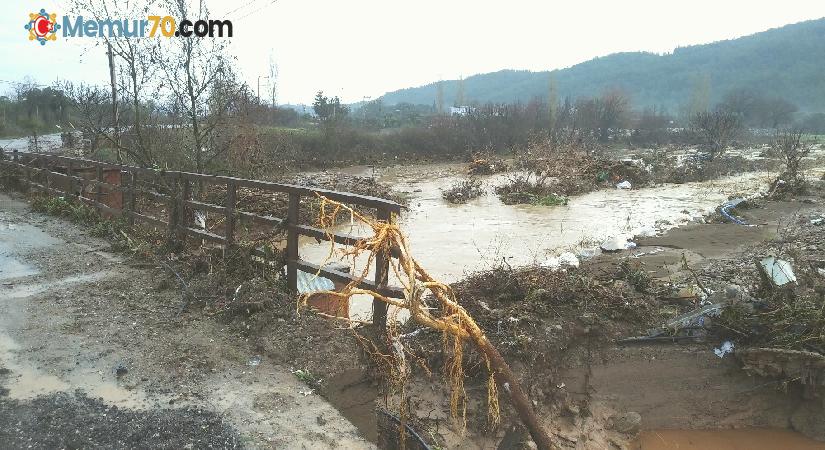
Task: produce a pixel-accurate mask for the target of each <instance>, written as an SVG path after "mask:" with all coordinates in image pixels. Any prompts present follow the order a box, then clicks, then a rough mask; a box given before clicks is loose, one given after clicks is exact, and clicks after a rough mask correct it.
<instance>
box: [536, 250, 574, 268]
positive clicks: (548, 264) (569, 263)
mask: <svg viewBox="0 0 825 450" xmlns="http://www.w3.org/2000/svg"><path fill="white" fill-rule="evenodd" d="M541 267H544V268H547V269H551V270H559V269H565V268H568V267H579V258H578V257H577V256H576V254H575V253H573V252H564V253H562V254H561V255H559V256H553V257H550V258H547V260H546V261H544V262H543V263H541Z"/></svg>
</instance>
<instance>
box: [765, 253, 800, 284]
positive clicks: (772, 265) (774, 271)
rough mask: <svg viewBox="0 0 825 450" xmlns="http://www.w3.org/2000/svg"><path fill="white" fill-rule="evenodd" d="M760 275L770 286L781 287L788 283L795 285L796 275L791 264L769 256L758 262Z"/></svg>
mask: <svg viewBox="0 0 825 450" xmlns="http://www.w3.org/2000/svg"><path fill="white" fill-rule="evenodd" d="M759 269H760V270H761V272H762V275H763V276H764V277H765V279H767V280H768V281H769V282H770V284H771V285H772V286H775V287H782V286H785V285H787V284H789V283H796V275H795V274H794V272H793V268H792V267H791V263H789V262H787V261H784V260H781V259H777V258H775V257H773V256H769V257H767V258H764V259H762V260H760V261H759Z"/></svg>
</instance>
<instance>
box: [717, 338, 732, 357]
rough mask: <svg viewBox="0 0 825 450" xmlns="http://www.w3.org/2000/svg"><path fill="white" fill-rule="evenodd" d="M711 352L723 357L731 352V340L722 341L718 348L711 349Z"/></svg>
mask: <svg viewBox="0 0 825 450" xmlns="http://www.w3.org/2000/svg"><path fill="white" fill-rule="evenodd" d="M713 353H716V356H718V357H720V358H724V357H725V355H727V354H728V353H733V342H731V341H725V342H723V343H722V345H721V346H720V347H719V348H715V349H713Z"/></svg>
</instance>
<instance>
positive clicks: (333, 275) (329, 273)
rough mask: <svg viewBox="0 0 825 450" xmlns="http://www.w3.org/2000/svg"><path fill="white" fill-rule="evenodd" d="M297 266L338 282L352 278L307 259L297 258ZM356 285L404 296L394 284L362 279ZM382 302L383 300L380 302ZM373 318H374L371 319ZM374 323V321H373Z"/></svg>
mask: <svg viewBox="0 0 825 450" xmlns="http://www.w3.org/2000/svg"><path fill="white" fill-rule="evenodd" d="M296 265H297V267H298V269H299V270H302V271H304V272H306V273H311V274H316V273H319V274H320V275H321V276H322V277H325V278H329V279H330V280H332V281H338V282H340V283H349V282H351V281H352V280H353V277H352V275H350V274H348V273H344V272H339V271H337V270H332V269H327V268H322V267H320V266H318V265H317V264H313V263H311V262H308V261H304V260H302V259H299V260H298V261H297V264H296ZM319 271H320V272H319ZM358 287H360V288H362V289H369V290H371V291H375V292H378V293H379V294H381V295H384V296H386V297H390V298H404V289H402V288H400V287H396V286H384V287H377V286H376V285H375V283H374V282H372V281H369V280H363V281H361V283H359V284H358ZM382 303H383V302H382ZM373 320H374V319H373ZM373 323H374V322H373Z"/></svg>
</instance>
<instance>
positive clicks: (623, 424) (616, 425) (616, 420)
mask: <svg viewBox="0 0 825 450" xmlns="http://www.w3.org/2000/svg"><path fill="white" fill-rule="evenodd" d="M610 423H611V425H612V428H613V429H614V430H616V431H618V432H619V433H626V434H636V433H638V432H639V429H640V428H641V426H642V416H641V415H640V414H639V413H637V412H634V411H628V412H626V413H624V414H616V415H614V416H611V417H610Z"/></svg>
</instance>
